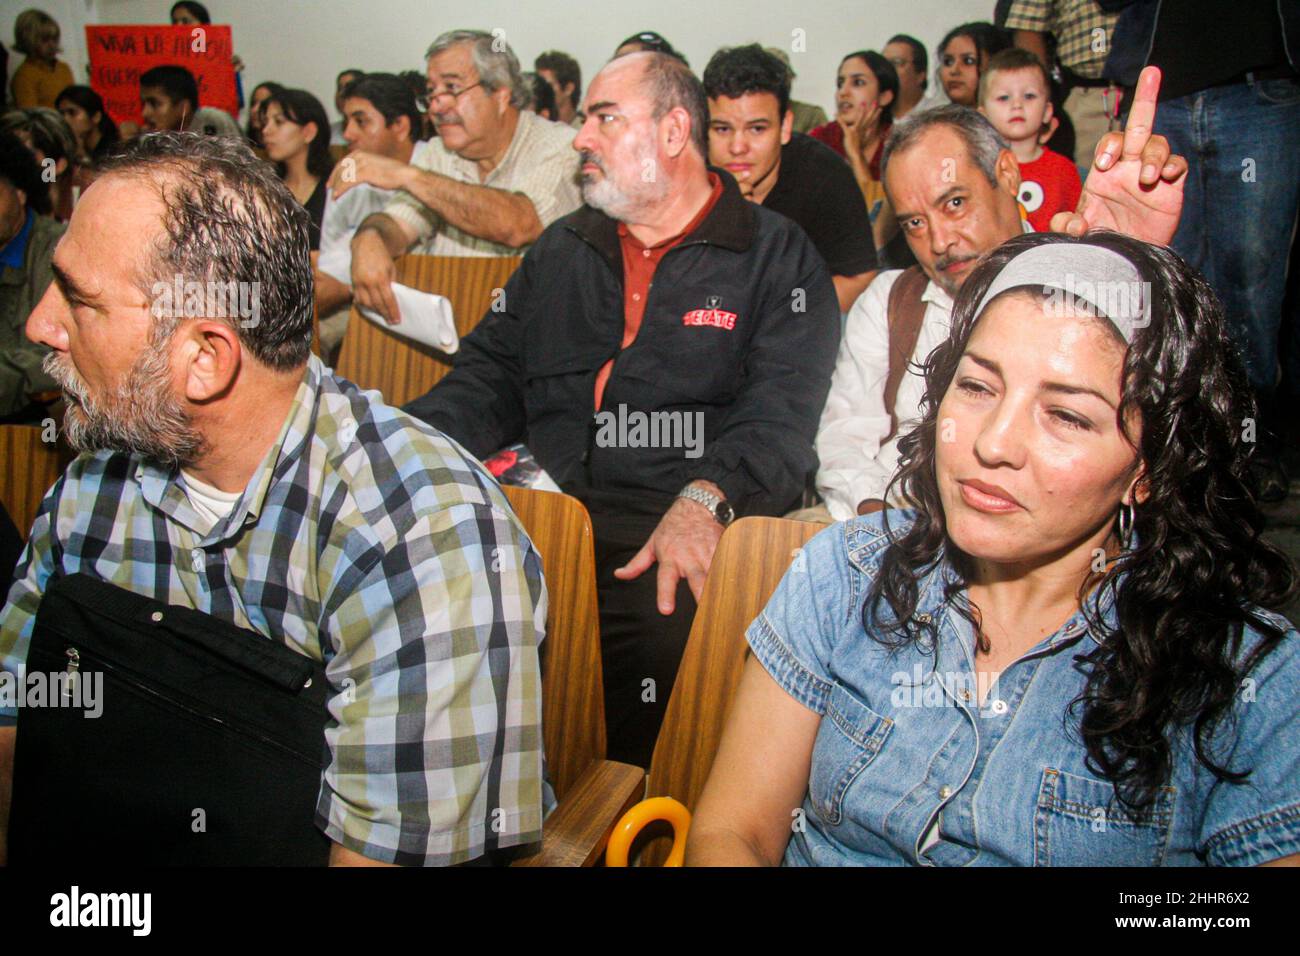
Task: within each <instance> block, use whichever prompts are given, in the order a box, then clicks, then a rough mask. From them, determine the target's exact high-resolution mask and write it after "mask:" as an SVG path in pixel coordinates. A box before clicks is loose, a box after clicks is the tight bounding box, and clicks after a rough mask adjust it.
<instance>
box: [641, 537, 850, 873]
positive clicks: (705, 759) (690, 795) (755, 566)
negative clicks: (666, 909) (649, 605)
mask: <svg viewBox="0 0 1300 956" xmlns="http://www.w3.org/2000/svg"><path fill="white" fill-rule="evenodd" d="M824 527H825V526H824V525H821V524H815V523H812V522H808V521H792V520H789V519H786V518H762V517H755V518H741V519H739V520H737V521H736V522H735V523H734V524H732V525H731V526H730V527H729V528H727V530H726V531H725V532H723V535H722V539H721V540H720V541H719V542H718V549H717V551H715V552H714V554H713V563H712V564H710V565H709V576H708V580H707V581H706V582H705V585H704V594H703V595H702V596H701V598H700V603H699V607H698V609H697V610H696V612H695V621H694V623H693V624H692V625H691V636H690V638H689V639H688V640H687V642H686V652H685V653H684V654H683V655H682V663H681V666H680V667H679V668H678V671H677V680H676V681H675V682H674V684H673V693H672V696H671V697H670V698H669V699H668V710H667V711H666V712H665V714H664V723H663V727H661V728H660V730H659V739H658V741H657V742H656V744H655V750H654V756H653V757H652V758H651V762H650V781H649V786H648V787H647V789H646V797H647V798H649V797H673V798H675V799H677V800H679V801H681V802H682V803H684V804H685V805H686V807H687V809H689V810H691V811H694V809H695V802H696V800H698V799H699V796H700V791H701V790H703V789H704V782H705V780H707V779H708V777H709V771H710V770H711V769H712V768H713V757H714V754H715V753H717V750H718V742H719V740H721V738H722V728H723V725H724V724H725V722H726V717H727V713H728V711H729V710H730V709H731V698H732V695H733V694H734V693H735V691H736V687H737V685H738V684H739V683H740V673H741V670H742V669H743V668H744V665H745V658H746V656H747V653H748V647H749V645H748V644H747V643H746V641H745V630H746V629H747V628H748V627H749V625H750V622H751V621H753V620H754V618H756V617H758V614H759V612H760V611H762V610H763V608H764V607H765V606H766V605H767V602H768V600H769V599H770V598H771V597H772V593H773V592H774V591H775V590H776V586H777V585H778V584H780V583H781V578H782V576H783V575H784V574H785V572H786V569H787V568H789V567H790V563H791V561H792V560H794V559H795V556H796V555H797V554H798V553H799V549H800V548H801V547H803V545H805V544H807V543H808V541H809V539H811V538H812V536H813V535H815V534H816V533H817V532H819V531H821V530H822V529H823V528H824ZM648 832H649V831H647V833H648ZM670 847H671V839H670V838H668V837H666V836H657V837H655V838H654V839H652V840H650V841H649V842H648V843H647V844H646V845H645V847H644V849H643V851H642V853H641V857H640V864H641V865H642V866H647V865H649V866H659V865H660V864H662V863H663V861H664V859H665V858H666V857H667V855H668V851H669V849H670Z"/></svg>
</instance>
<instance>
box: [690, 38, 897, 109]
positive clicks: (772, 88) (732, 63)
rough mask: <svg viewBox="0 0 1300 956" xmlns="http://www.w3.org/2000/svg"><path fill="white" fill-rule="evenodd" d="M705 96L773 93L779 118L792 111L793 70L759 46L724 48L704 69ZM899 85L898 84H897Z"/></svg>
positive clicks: (751, 44) (732, 97)
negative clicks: (791, 72)
mask: <svg viewBox="0 0 1300 956" xmlns="http://www.w3.org/2000/svg"><path fill="white" fill-rule="evenodd" d="M703 82H704V95H705V96H707V97H708V98H709V99H711V100H716V99H717V98H718V97H720V96H725V97H727V98H728V99H733V100H735V99H739V98H740V97H742V96H744V95H745V94H746V93H771V94H772V95H773V96H775V97H776V105H777V110H776V113H777V116H781V117H784V116H785V114H786V111H787V110H789V108H790V68H789V67H788V66H786V65H785V64H784V63H782V62H781V61H780V60H778V59H777V58H776V57H774V56H773V55H772V54H771V53H768V52H767V51H766V50H764V49H763V48H762V47H761V46H759V45H758V44H757V43H750V44H748V45H747V46H733V47H723V48H722V49H721V50H719V51H718V52H717V53H715V54H713V56H712V58H710V60H709V65H708V66H706V67H705V68H704V79H703ZM895 85H897V84H895Z"/></svg>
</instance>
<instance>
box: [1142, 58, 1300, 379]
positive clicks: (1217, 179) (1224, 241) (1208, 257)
mask: <svg viewBox="0 0 1300 956" xmlns="http://www.w3.org/2000/svg"><path fill="white" fill-rule="evenodd" d="M1183 100H1186V101H1190V108H1189V109H1188V110H1187V113H1186V120H1185V121H1183V122H1179V120H1180V119H1181V117H1179V116H1178V115H1177V111H1176V110H1173V111H1170V112H1171V113H1174V114H1175V115H1174V116H1171V120H1173V121H1174V122H1175V123H1176V124H1177V125H1179V126H1183V127H1184V128H1189V134H1190V135H1189V139H1190V142H1191V148H1192V152H1189V153H1185V154H1184V155H1186V156H1187V158H1188V161H1189V163H1190V164H1191V165H1192V166H1193V169H1194V170H1195V171H1194V172H1193V173H1192V174H1190V175H1191V176H1193V177H1194V182H1193V183H1189V186H1190V187H1191V188H1193V189H1194V190H1195V191H1196V193H1197V195H1196V197H1195V198H1196V202H1197V206H1198V208H1196V209H1195V210H1193V212H1192V215H1191V216H1190V217H1188V216H1186V215H1185V216H1184V219H1183V222H1182V223H1181V224H1180V226H1179V230H1178V234H1177V235H1176V236H1175V239H1174V244H1173V245H1174V249H1175V251H1178V252H1179V254H1180V255H1183V257H1184V258H1186V259H1187V260H1188V262H1189V263H1191V264H1192V265H1195V266H1196V267H1197V268H1199V269H1200V270H1201V271H1202V272H1203V273H1204V274H1205V276H1206V278H1207V279H1208V280H1209V281H1210V283H1211V285H1213V287H1214V290H1215V292H1217V293H1218V295H1219V298H1220V299H1221V300H1222V301H1223V306H1224V311H1225V313H1226V315H1227V319H1228V325H1229V329H1230V330H1231V334H1232V336H1233V339H1234V341H1236V342H1237V344H1238V346H1239V347H1240V349H1241V351H1242V356H1243V358H1244V359H1245V361H1246V367H1247V371H1248V372H1249V375H1250V381H1251V384H1252V385H1253V386H1254V387H1255V389H1256V391H1257V392H1258V393H1260V394H1261V395H1267V394H1269V393H1271V392H1272V391H1273V389H1274V387H1275V386H1276V383H1277V373H1278V332H1279V329H1280V328H1281V322H1282V299H1283V295H1284V293H1285V290H1286V262H1287V253H1288V250H1289V248H1290V239H1291V232H1292V228H1293V227H1294V224H1295V219H1296V209H1297V205H1298V204H1300V82H1297V81H1295V80H1285V79H1284V80H1262V81H1255V82H1250V83H1237V84H1232V85H1229V86H1223V87H1216V88H1214V89H1210V90H1202V91H1201V92H1200V93H1197V94H1193V95H1192V96H1188V97H1184V98H1183ZM1171 105H1172V104H1171ZM1164 112H1165V105H1164V104H1162V105H1161V107H1160V112H1159V113H1158V114H1157V116H1158V118H1159V116H1160V114H1162V113H1164ZM1157 125H1158V126H1159V125H1161V124H1159V123H1158V124H1157ZM1180 132H1181V130H1180ZM1166 135H1168V134H1166ZM1172 139H1173V138H1172V137H1171V140H1172ZM1180 139H1181V137H1180ZM1182 145H1183V143H1182V142H1181V141H1179V142H1177V145H1176V147H1175V148H1176V149H1178V148H1179V147H1181V146H1182ZM1198 167H1199V168H1198ZM1189 198H1191V197H1189ZM1202 256H1203V257H1204V259H1203V260H1201V257H1202Z"/></svg>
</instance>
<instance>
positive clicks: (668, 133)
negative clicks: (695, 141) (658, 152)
mask: <svg viewBox="0 0 1300 956" xmlns="http://www.w3.org/2000/svg"><path fill="white" fill-rule="evenodd" d="M661 122H662V123H663V124H664V125H663V127H662V129H663V134H662V136H663V141H664V152H666V153H667V154H668V156H669V158H671V159H676V158H677V157H678V156H680V155H681V154H682V152H683V151H684V150H686V149H688V148H689V147H690V143H691V114H690V113H688V112H686V110H685V109H683V108H682V107H680V106H675V107H673V108H672V109H671V110H669V111H668V113H667V114H666V115H665V116H664V118H663V120H662V121H661Z"/></svg>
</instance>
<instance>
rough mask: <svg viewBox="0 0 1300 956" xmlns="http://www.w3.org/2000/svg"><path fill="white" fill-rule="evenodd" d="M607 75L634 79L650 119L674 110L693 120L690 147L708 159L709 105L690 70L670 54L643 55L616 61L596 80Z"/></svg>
mask: <svg viewBox="0 0 1300 956" xmlns="http://www.w3.org/2000/svg"><path fill="white" fill-rule="evenodd" d="M606 73H609V74H610V75H616V74H626V75H627V76H629V77H635V80H634V82H635V85H636V87H637V88H638V90H639V91H640V92H641V93H642V94H643V95H644V96H645V97H647V99H649V101H650V115H651V117H652V118H653V119H654V120H656V121H658V120H660V119H662V118H663V117H665V116H667V115H668V114H669V113H670V112H671V111H672V110H674V109H682V110H684V111H685V112H686V114H687V116H688V117H689V118H690V123H691V143H692V145H694V146H695V148H696V151H697V152H698V153H699V154H700V158H701V159H707V157H708V155H709V101H708V99H707V98H706V97H705V95H704V85H703V84H702V83H701V82H700V81H699V78H698V77H696V75H695V74H694V73H692V72H691V68H690V67H688V66H687V65H686V64H685V63H683V62H682V61H681V60H680V59H678V58H677V57H675V56H670V55H668V54H667V53H654V52H645V51H643V52H639V53H625V54H623V55H622V56H620V57H615V58H614V59H613V60H611V61H610V62H609V63H607V64H606V65H605V67H604V69H602V70H601V71H600V73H599V74H597V76H598V77H599V76H600V75H603V74H606ZM592 85H593V86H594V85H595V83H594V81H593V84H592Z"/></svg>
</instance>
